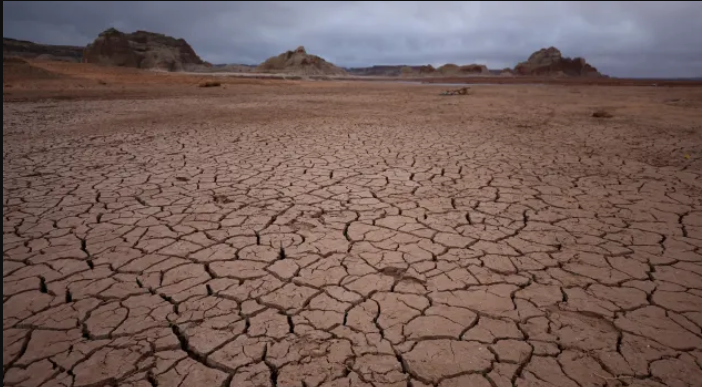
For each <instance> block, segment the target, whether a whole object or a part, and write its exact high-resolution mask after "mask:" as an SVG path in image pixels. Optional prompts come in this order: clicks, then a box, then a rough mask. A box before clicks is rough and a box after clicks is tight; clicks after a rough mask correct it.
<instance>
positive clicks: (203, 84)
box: [200, 81, 222, 87]
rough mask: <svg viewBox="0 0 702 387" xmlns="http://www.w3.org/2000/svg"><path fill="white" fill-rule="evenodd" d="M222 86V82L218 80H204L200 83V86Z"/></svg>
mask: <svg viewBox="0 0 702 387" xmlns="http://www.w3.org/2000/svg"><path fill="white" fill-rule="evenodd" d="M220 86H222V82H219V81H206V82H202V83H200V87H220Z"/></svg>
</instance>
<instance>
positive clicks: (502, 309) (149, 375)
mask: <svg viewBox="0 0 702 387" xmlns="http://www.w3.org/2000/svg"><path fill="white" fill-rule="evenodd" d="M111 82H112V81H111ZM130 87H131V86H130ZM133 88H134V87H133ZM96 90H97V91H95V90H68V91H66V90H58V91H52V92H49V91H46V92H45V94H46V95H50V96H53V97H54V98H53V99H42V98H41V95H40V94H41V93H39V92H37V91H36V90H30V91H26V93H25V94H26V95H25V96H24V97H23V96H22V91H17V90H15V89H11V90H10V91H9V92H10V95H9V96H7V97H6V96H4V103H3V164H4V165H3V385H4V386H75V387H78V386H114V385H119V386H134V387H136V386H140V387H141V386H144V387H147V386H159V387H163V386H232V387H264V386H265V387H273V386H278V387H290V386H297V387H303V386H307V387H316V386H324V387H332V386H333V387H370V386H374V387H407V386H411V387H426V386H440V387H463V386H471V387H473V386H475V387H491V386H492V387H507V386H519V387H586V386H587V387H590V386H635V387H660V386H674V387H683V386H699V381H700V380H702V371H700V369H701V368H700V367H701V366H702V177H701V174H702V158H701V157H702V156H701V154H700V150H701V149H702V135H701V130H702V129H701V128H700V125H701V123H702V93H700V90H699V89H693V88H684V89H682V88H681V89H667V88H625V87H619V88H605V87H573V86H568V87H566V86H531V87H527V86H509V87H500V86H493V87H490V86H485V87H475V88H474V89H473V93H472V95H469V96H465V97H440V96H438V93H439V91H441V90H442V89H440V88H435V87H424V86H422V87H417V86H399V85H397V86H396V85H378V84H374V85H367V84H359V83H353V84H345V83H314V82H310V83H294V84H281V83H270V84H265V83H264V84H260V85H249V84H226V85H225V88H224V89H212V90H200V89H197V88H196V87H194V86H192V87H191V86H183V85H180V86H173V87H171V88H166V86H163V87H161V86H158V87H157V86H153V87H151V88H150V89H146V88H144V89H139V91H134V90H136V89H133V90H132V89H129V88H127V89H125V88H124V87H119V86H114V87H113V86H111V85H108V86H105V88H104V89H99V88H98V89H96ZM100 93H102V94H100ZM13 98H15V100H17V101H24V102H12V101H13ZM66 99H68V100H66ZM598 108H605V109H608V110H609V111H610V112H611V113H612V114H613V116H614V117H613V118H609V119H597V118H593V117H591V113H592V112H593V111H594V110H595V109H598Z"/></svg>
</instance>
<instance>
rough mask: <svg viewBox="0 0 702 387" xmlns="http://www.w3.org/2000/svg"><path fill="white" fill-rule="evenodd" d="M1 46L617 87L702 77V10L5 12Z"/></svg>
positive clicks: (74, 6) (538, 5) (40, 8)
mask: <svg viewBox="0 0 702 387" xmlns="http://www.w3.org/2000/svg"><path fill="white" fill-rule="evenodd" d="M2 9H3V30H2V32H3V36H6V37H13V38H16V39H25V40H31V41H35V42H38V43H48V44H71V45H84V44H87V43H89V42H91V41H92V40H93V39H94V38H95V37H96V36H97V35H98V34H99V33H100V32H101V31H103V30H105V29H107V28H108V27H115V28H117V29H120V30H123V31H127V32H131V31H135V30H138V29H141V30H147V31H153V32H160V33H165V34H167V35H171V36H174V37H179V38H184V39H186V40H187V41H188V42H189V43H190V44H191V45H192V46H193V48H195V50H196V51H197V52H198V54H200V56H201V57H203V59H205V60H208V61H210V62H213V63H251V64H253V63H260V62H262V61H263V60H265V59H266V58H267V57H270V56H272V55H277V54H279V53H280V52H283V51H285V50H289V49H293V48H295V47H297V46H299V45H304V46H305V47H306V48H307V50H308V52H311V53H313V54H316V55H320V56H322V57H324V58H325V59H327V60H329V61H331V62H334V63H336V64H338V65H343V66H367V65H372V64H433V65H441V64H443V63H459V64H464V63H484V64H487V65H488V66H489V67H491V68H503V67H507V66H510V67H511V66H514V65H515V64H516V63H517V62H519V61H521V60H524V59H525V58H526V57H527V56H528V55H529V54H530V53H531V52H533V51H535V50H537V49H539V48H542V47H548V46H556V47H558V48H560V49H561V51H562V52H563V53H564V55H567V56H582V57H585V58H586V59H587V60H588V62H590V63H591V64H593V65H594V66H596V67H598V68H599V69H600V70H601V71H602V72H604V73H606V74H610V75H614V76H629V77H647V76H666V77H690V76H696V77H700V76H702V3H700V2H682V1H681V2H670V1H669V2H529V3H526V2H450V1H446V2H360V1H346V2H311V1H301V2H283V1H279V2H276V1H273V2H148V1H147V2H70V1H69V2H56V3H54V2H11V1H10V2H8V1H4V2H3V5H2Z"/></svg>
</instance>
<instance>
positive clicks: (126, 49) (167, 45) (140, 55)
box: [83, 28, 208, 71]
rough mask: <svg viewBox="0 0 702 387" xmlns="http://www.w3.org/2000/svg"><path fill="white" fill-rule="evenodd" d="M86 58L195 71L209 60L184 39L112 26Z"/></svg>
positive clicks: (87, 53)
mask: <svg viewBox="0 0 702 387" xmlns="http://www.w3.org/2000/svg"><path fill="white" fill-rule="evenodd" d="M83 60H84V62H87V63H97V64H105V65H112V66H122V67H136V68H141V69H159V70H166V71H193V70H196V69H197V68H198V67H203V66H207V65H208V64H207V63H206V62H204V61H203V60H202V59H200V57H199V56H197V54H196V53H195V51H194V50H193V48H192V47H190V45H189V44H188V43H187V42H186V41H185V40H183V39H175V38H172V37H170V36H166V35H162V34H156V33H152V32H146V31H137V32H134V33H131V34H125V33H123V32H120V31H117V30H116V29H114V28H110V29H108V30H106V31H105V32H103V33H101V34H100V36H98V38H97V39H95V41H94V42H93V43H91V44H89V45H88V46H87V47H86V48H85V51H84V55H83Z"/></svg>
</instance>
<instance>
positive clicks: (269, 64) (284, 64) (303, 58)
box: [256, 46, 347, 75]
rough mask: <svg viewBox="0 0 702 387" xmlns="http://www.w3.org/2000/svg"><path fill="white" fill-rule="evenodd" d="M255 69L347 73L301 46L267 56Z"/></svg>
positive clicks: (320, 73)
mask: <svg viewBox="0 0 702 387" xmlns="http://www.w3.org/2000/svg"><path fill="white" fill-rule="evenodd" d="M256 71H257V72H262V73H285V74H295V75H347V73H346V71H345V70H344V69H342V68H340V67H337V66H336V65H334V64H332V63H329V62H327V61H326V60H324V59H322V58H320V57H318V56H316V55H311V54H308V53H307V51H306V50H305V47H303V46H300V47H298V48H297V49H295V51H287V52H284V53H282V54H280V55H278V56H273V57H270V58H268V59H267V60H266V61H265V62H263V63H261V65H259V66H258V67H257V68H256Z"/></svg>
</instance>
